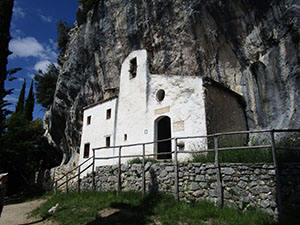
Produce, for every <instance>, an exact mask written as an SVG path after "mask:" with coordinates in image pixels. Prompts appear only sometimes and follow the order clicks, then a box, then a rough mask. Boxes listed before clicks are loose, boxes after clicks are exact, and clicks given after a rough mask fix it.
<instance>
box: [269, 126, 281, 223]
mask: <svg viewBox="0 0 300 225" xmlns="http://www.w3.org/2000/svg"><path fill="white" fill-rule="evenodd" d="M270 136H271V146H272V156H273V163H274V167H275V177H276V188H277V190H276V198H277V207H278V215H279V216H280V215H282V209H281V193H280V186H281V184H280V174H279V168H278V161H277V155H276V146H275V134H274V129H273V130H271V132H270ZM278 219H279V220H280V218H278Z"/></svg>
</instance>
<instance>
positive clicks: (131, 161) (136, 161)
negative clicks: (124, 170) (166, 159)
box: [128, 158, 158, 164]
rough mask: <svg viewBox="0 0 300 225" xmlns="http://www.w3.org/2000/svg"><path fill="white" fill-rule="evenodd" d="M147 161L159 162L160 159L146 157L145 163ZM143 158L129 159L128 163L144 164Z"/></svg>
mask: <svg viewBox="0 0 300 225" xmlns="http://www.w3.org/2000/svg"><path fill="white" fill-rule="evenodd" d="M147 162H152V163H157V162H158V161H157V160H156V159H154V158H145V163H147ZM142 163H143V162H142V159H141V158H134V159H131V160H129V161H128V164H142Z"/></svg>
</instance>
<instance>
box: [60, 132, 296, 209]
mask: <svg viewBox="0 0 300 225" xmlns="http://www.w3.org/2000/svg"><path fill="white" fill-rule="evenodd" d="M283 132H284V133H288V132H300V129H276V130H275V129H272V130H250V131H236V132H225V133H216V134H211V135H206V136H187V137H174V138H169V139H164V140H159V141H154V142H144V143H136V144H128V145H118V146H110V147H98V148H93V149H92V150H93V156H92V157H90V158H88V159H87V160H85V161H84V162H82V163H81V164H80V165H79V166H77V167H75V168H74V169H72V170H71V171H69V172H68V173H67V174H65V175H63V176H62V177H61V178H59V179H58V180H56V181H55V192H56V190H57V189H58V188H60V187H62V186H63V185H66V186H65V188H66V191H67V192H68V191H69V182H70V181H71V180H72V179H75V178H76V177H77V179H78V181H77V182H78V183H77V190H78V191H79V192H80V181H81V180H80V175H81V174H82V173H83V172H85V171H86V170H88V169H89V168H90V167H92V181H93V188H94V189H95V188H96V185H95V166H96V163H95V162H96V161H97V160H109V159H118V179H117V181H118V188H117V190H118V192H120V191H121V189H122V181H121V172H122V171H121V160H122V158H137V157H138V158H141V159H142V192H143V193H145V191H146V186H145V183H146V181H145V159H146V157H153V156H155V157H157V156H160V155H166V154H167V155H172V156H173V157H172V158H173V165H174V173H175V176H174V179H175V181H174V184H175V188H174V190H175V191H174V195H175V197H176V198H177V199H179V191H178V190H179V181H178V166H179V164H178V155H179V154H197V153H205V152H214V154H215V160H214V164H215V167H216V168H217V174H216V175H217V186H218V199H219V200H218V202H219V204H221V205H222V204H223V196H222V195H223V192H222V182H221V172H220V171H221V168H220V162H219V151H227V150H245V149H271V152H272V161H273V163H274V168H275V173H276V179H277V181H280V179H279V172H278V160H277V154H276V150H277V149H292V150H300V146H291V147H290V146H289V147H279V148H278V147H276V145H275V133H283ZM261 133H263V134H267V137H268V140H269V141H270V143H269V144H260V145H256V146H235V147H219V144H218V143H219V139H220V137H221V136H228V135H241V134H246V135H249V134H261ZM196 138H203V139H206V140H207V139H208V138H212V139H213V148H211V149H209V148H208V147H207V148H205V149H200V150H195V151H189V150H183V151H182V150H180V151H178V145H177V143H178V141H179V140H183V139H185V140H186V139H196ZM166 141H173V142H174V144H173V148H174V149H173V150H171V151H170V152H162V153H151V154H146V146H147V145H154V144H157V143H160V142H166ZM136 146H141V147H142V149H141V150H142V153H141V154H134V155H122V149H125V148H130V147H136ZM103 149H118V155H116V156H109V157H96V151H99V150H103ZM90 161H92V162H90ZM89 162H90V163H89ZM88 163H89V164H88ZM85 165H87V166H86V167H85V168H84V169H83V170H81V168H82V167H83V166H85ZM75 170H77V171H78V172H77V174H76V175H73V176H71V177H69V176H70V174H72V173H73V172H74V171H75ZM63 178H65V181H64V182H62V183H60V184H59V185H58V182H59V181H61V180H63ZM279 186H280V185H278V188H279ZM277 191H278V192H279V190H277ZM279 202H280V199H279Z"/></svg>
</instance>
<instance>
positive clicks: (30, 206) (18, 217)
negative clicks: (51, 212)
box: [0, 200, 58, 225]
mask: <svg viewBox="0 0 300 225" xmlns="http://www.w3.org/2000/svg"><path fill="white" fill-rule="evenodd" d="M43 202H45V200H34V201H30V202H23V203H18V204H11V205H5V206H4V208H3V212H2V215H1V217H0V225H26V224H28V225H29V224H35V225H58V223H54V222H52V221H48V220H46V221H43V220H42V219H41V218H29V219H28V218H27V215H28V213H30V212H31V211H32V210H34V209H35V208H37V207H39V206H40V205H41V204H42V203H43Z"/></svg>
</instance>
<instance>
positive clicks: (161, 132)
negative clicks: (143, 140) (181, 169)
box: [155, 116, 172, 159]
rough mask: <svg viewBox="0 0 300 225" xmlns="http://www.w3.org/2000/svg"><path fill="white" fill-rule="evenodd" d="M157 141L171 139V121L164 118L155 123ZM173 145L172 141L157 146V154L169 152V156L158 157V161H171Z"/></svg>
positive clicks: (168, 118) (159, 143)
mask: <svg viewBox="0 0 300 225" xmlns="http://www.w3.org/2000/svg"><path fill="white" fill-rule="evenodd" d="M155 131H156V132H155V141H160V140H164V139H169V138H171V119H170V117H168V116H163V117H160V118H158V119H157V120H156V121H155ZM171 150H172V143H171V140H167V141H162V142H158V143H157V144H156V151H155V152H156V153H163V152H167V153H168V152H169V154H164V155H158V156H157V159H171V158H172V155H171Z"/></svg>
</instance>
